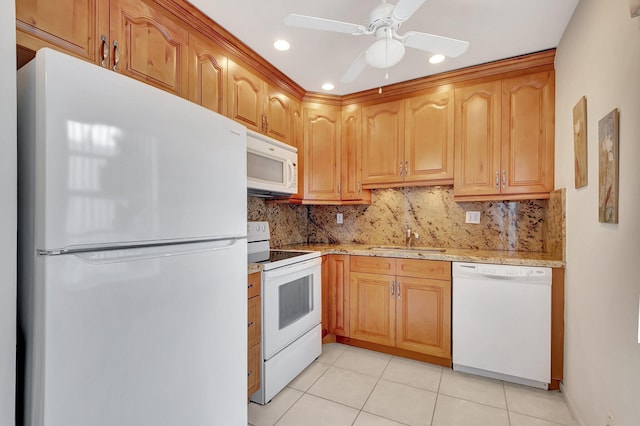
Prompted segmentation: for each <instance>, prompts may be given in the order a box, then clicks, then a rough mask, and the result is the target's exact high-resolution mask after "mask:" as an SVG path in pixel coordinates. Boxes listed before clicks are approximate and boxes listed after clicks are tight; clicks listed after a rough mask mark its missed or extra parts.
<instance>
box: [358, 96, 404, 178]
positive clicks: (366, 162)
mask: <svg viewBox="0 0 640 426" xmlns="http://www.w3.org/2000/svg"><path fill="white" fill-rule="evenodd" d="M362 115H363V137H364V141H363V147H362V183H363V184H382V183H394V182H403V180H404V101H395V102H388V103H385V104H380V105H372V106H368V107H364V108H363V109H362Z"/></svg>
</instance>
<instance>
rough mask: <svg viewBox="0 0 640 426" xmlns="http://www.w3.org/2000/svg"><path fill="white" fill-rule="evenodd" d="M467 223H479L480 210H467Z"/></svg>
mask: <svg viewBox="0 0 640 426" xmlns="http://www.w3.org/2000/svg"><path fill="white" fill-rule="evenodd" d="M466 222H467V223H480V212H476V211H468V212H467V219H466Z"/></svg>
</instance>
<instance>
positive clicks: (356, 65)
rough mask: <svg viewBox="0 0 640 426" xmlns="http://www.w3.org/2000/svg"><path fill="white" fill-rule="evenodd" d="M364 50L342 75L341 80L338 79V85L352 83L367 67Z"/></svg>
mask: <svg viewBox="0 0 640 426" xmlns="http://www.w3.org/2000/svg"><path fill="white" fill-rule="evenodd" d="M365 52H366V50H365V51H363V52H362V53H360V54H359V55H358V57H357V58H356V60H355V61H353V63H352V64H351V66H349V68H348V69H347V72H345V73H344V75H343V76H342V78H341V79H340V83H351V82H352V81H354V80H355V79H356V78H358V76H359V75H360V73H361V72H362V71H363V70H364V69H365V68H366V67H367V61H366V60H365V57H364V54H365Z"/></svg>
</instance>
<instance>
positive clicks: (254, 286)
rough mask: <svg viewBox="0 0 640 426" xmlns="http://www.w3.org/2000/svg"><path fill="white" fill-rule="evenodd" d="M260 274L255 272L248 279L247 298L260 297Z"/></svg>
mask: <svg viewBox="0 0 640 426" xmlns="http://www.w3.org/2000/svg"><path fill="white" fill-rule="evenodd" d="M261 277H262V276H261V273H260V272H254V273H253V274H249V276H248V279H247V297H248V298H252V297H254V296H258V295H260V279H261Z"/></svg>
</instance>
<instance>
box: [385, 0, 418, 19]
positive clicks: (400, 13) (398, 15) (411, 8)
mask: <svg viewBox="0 0 640 426" xmlns="http://www.w3.org/2000/svg"><path fill="white" fill-rule="evenodd" d="M425 1H426V0H400V1H399V2H398V4H396V7H394V8H393V18H394V19H395V20H396V21H399V22H404V21H406V20H407V19H409V18H410V17H411V15H413V14H414V12H415V11H416V10H418V9H419V8H420V6H422V4H423V3H424V2H425Z"/></svg>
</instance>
